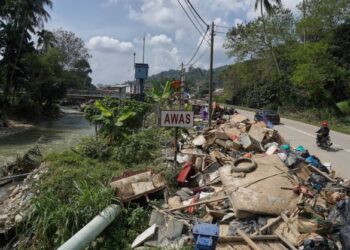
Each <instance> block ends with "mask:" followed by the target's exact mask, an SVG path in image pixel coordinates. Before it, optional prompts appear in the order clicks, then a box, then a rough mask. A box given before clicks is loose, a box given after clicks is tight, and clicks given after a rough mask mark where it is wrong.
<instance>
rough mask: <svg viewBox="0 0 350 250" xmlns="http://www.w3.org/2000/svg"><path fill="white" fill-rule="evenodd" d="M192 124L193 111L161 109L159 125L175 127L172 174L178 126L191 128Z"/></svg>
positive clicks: (176, 151) (175, 156)
mask: <svg viewBox="0 0 350 250" xmlns="http://www.w3.org/2000/svg"><path fill="white" fill-rule="evenodd" d="M193 125H194V113H193V111H175V110H162V111H161V115H160V126H161V127H168V128H175V136H174V137H175V153H174V176H175V174H176V162H177V159H176V158H177V153H178V145H177V140H178V138H177V135H178V128H191V127H193Z"/></svg>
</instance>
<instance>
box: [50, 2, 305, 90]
mask: <svg viewBox="0 0 350 250" xmlns="http://www.w3.org/2000/svg"><path fill="white" fill-rule="evenodd" d="M179 1H180V2H181V3H182V5H183V6H184V8H185V9H186V10H187V12H188V13H189V15H191V13H190V12H189V10H188V8H187V5H186V4H185V0H179ZM301 1H302V0H282V2H283V5H284V7H286V8H289V9H292V10H293V11H296V4H298V3H299V2H301ZM53 2H54V5H53V8H52V10H49V13H50V15H51V19H50V21H49V22H48V23H47V24H46V26H45V28H46V29H49V30H55V29H59V28H62V29H64V30H68V31H72V32H74V33H75V34H76V35H77V36H78V37H80V38H82V39H83V40H84V42H85V45H86V47H87V48H88V49H89V52H90V54H91V55H92V58H91V59H90V65H91V68H92V71H93V73H92V74H91V77H92V81H93V84H116V83H123V82H125V81H127V80H133V79H134V69H133V62H134V56H133V54H134V52H135V53H136V62H142V40H143V36H144V35H145V37H146V50H145V63H148V64H149V66H150V75H152V74H156V73H159V72H161V71H164V70H169V69H179V68H180V65H181V63H182V62H183V63H184V64H187V63H188V62H189V61H190V59H191V58H192V56H193V54H194V52H195V50H196V49H197V47H198V45H199V44H200V42H201V40H202V37H203V35H201V34H200V33H199V32H198V31H197V30H196V28H195V27H194V26H193V24H192V23H191V21H190V20H189V19H188V17H187V16H186V14H185V13H184V11H183V10H182V8H181V6H180V5H179V3H178V0H53ZM191 3H192V4H193V6H194V7H195V8H196V9H197V11H198V13H199V14H200V15H201V16H202V17H203V19H204V20H205V21H206V23H208V24H210V23H211V22H214V23H215V24H216V25H217V27H216V31H218V33H217V34H216V36H215V41H214V45H215V46H214V67H219V66H222V65H226V64H231V63H233V60H234V59H232V58H228V57H227V56H226V54H225V50H224V48H223V43H224V40H225V34H224V33H222V32H225V31H227V28H224V27H232V26H233V25H236V24H237V23H241V22H245V21H249V20H252V19H253V18H255V17H257V15H258V13H257V12H255V11H254V3H255V0H191ZM194 22H195V23H196V21H195V20H194ZM196 24H197V23H196ZM197 25H198V24H197ZM220 26H224V27H220ZM208 41H209V38H208ZM201 55H202V57H200V58H199V60H197V58H198V57H199V56H201ZM193 62H196V63H195V64H194V65H193V67H201V68H204V69H208V67H209V45H208V43H207V41H205V40H204V42H203V44H202V46H201V48H200V50H199V52H198V54H197V57H196V58H195V59H194V60H193V61H192V63H193ZM192 63H191V64H192Z"/></svg>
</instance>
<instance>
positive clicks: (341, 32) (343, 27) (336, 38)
mask: <svg viewBox="0 0 350 250" xmlns="http://www.w3.org/2000/svg"><path fill="white" fill-rule="evenodd" d="M330 51H331V53H332V55H333V56H334V57H335V59H336V62H337V63H338V64H339V65H342V66H344V67H345V68H346V69H347V70H348V71H350V18H349V19H347V20H346V21H345V22H344V23H342V24H340V25H339V26H338V27H337V28H336V29H335V30H334V35H333V38H332V41H331V42H330Z"/></svg>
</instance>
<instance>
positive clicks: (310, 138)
mask: <svg viewBox="0 0 350 250" xmlns="http://www.w3.org/2000/svg"><path fill="white" fill-rule="evenodd" d="M238 112H240V113H242V114H243V115H245V116H247V117H249V119H251V120H253V118H254V113H253V112H249V111H245V110H238ZM274 128H275V129H276V130H278V131H279V133H280V134H281V135H282V136H283V137H284V138H285V139H286V141H287V142H289V143H290V144H291V145H292V146H294V147H296V146H298V145H303V146H304V147H305V148H307V149H308V150H309V152H310V154H312V155H315V156H317V157H318V158H320V160H321V161H322V162H323V163H331V164H332V168H333V169H334V170H335V171H336V174H337V176H340V177H342V178H344V179H345V178H350V135H346V134H342V133H338V132H335V131H331V133H330V137H331V141H332V142H333V146H332V149H331V150H330V151H326V150H323V149H320V148H318V147H317V146H316V131H317V130H318V129H319V128H318V127H316V126H312V125H309V124H305V123H302V122H298V121H293V120H289V119H285V118H282V119H281V124H280V125H276V126H275V127H274Z"/></svg>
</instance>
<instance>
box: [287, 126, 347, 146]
mask: <svg viewBox="0 0 350 250" xmlns="http://www.w3.org/2000/svg"><path fill="white" fill-rule="evenodd" d="M283 126H284V127H286V128H289V129H291V130H294V131H296V132H298V133H301V134H303V135H307V136H309V137H312V138H314V139H316V136H315V135H313V134H310V133H307V132H305V131H303V130H300V129H297V128H294V127H291V126H288V125H283ZM333 146H336V147H338V148H342V147H341V146H340V145H339V144H336V143H334V144H333ZM343 150H344V151H346V152H348V153H350V149H347V148H344V149H343Z"/></svg>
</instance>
